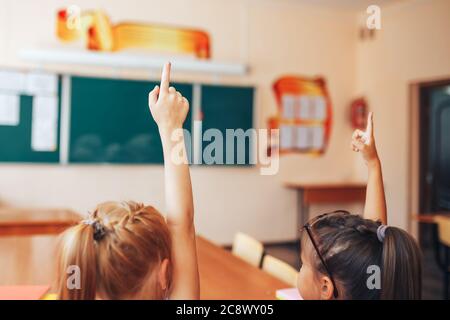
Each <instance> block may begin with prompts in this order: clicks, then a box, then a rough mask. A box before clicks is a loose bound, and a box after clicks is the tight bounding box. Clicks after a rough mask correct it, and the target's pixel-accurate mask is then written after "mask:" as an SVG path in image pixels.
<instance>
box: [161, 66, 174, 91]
mask: <svg viewBox="0 0 450 320" xmlns="http://www.w3.org/2000/svg"><path fill="white" fill-rule="evenodd" d="M170 67H171V64H170V62H167V63H166V64H164V68H163V71H162V74H161V87H160V91H161V92H164V93H167V92H168V91H169V85H170Z"/></svg>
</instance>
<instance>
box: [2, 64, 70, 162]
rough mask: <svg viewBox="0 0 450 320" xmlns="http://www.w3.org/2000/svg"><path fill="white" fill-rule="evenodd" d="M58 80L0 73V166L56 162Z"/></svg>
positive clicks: (50, 76)
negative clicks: (1, 164)
mask: <svg viewBox="0 0 450 320" xmlns="http://www.w3.org/2000/svg"><path fill="white" fill-rule="evenodd" d="M60 110H61V77H60V76H58V75H55V74H49V73H41V72H26V71H18V70H12V69H4V70H0V162H32V163H58V162H59V130H60V127H59V124H60V121H59V119H60Z"/></svg>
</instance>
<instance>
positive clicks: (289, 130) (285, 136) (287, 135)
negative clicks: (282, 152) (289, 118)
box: [280, 125, 294, 149]
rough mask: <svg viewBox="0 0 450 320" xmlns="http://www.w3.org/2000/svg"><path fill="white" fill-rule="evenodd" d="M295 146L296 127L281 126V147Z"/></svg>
mask: <svg viewBox="0 0 450 320" xmlns="http://www.w3.org/2000/svg"><path fill="white" fill-rule="evenodd" d="M293 147H294V127H293V126H288V125H281V126H280V149H290V148H293Z"/></svg>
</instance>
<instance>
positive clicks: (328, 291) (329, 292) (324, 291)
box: [320, 276, 334, 300]
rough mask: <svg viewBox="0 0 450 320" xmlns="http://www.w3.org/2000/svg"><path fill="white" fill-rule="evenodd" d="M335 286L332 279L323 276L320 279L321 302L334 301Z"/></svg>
mask: <svg viewBox="0 0 450 320" xmlns="http://www.w3.org/2000/svg"><path fill="white" fill-rule="evenodd" d="M333 291H334V286H333V283H332V282H331V280H330V278H329V277H327V276H322V277H321V278H320V299H321V300H331V299H333Z"/></svg>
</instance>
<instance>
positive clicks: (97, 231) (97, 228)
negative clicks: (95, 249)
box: [81, 218, 106, 241]
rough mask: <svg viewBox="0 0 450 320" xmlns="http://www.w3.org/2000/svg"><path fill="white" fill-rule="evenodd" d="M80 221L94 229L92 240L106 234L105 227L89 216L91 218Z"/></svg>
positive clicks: (96, 239) (99, 238)
mask: <svg viewBox="0 0 450 320" xmlns="http://www.w3.org/2000/svg"><path fill="white" fill-rule="evenodd" d="M81 223H84V224H87V225H89V226H92V228H93V229H94V240H95V241H98V240H101V239H102V238H103V237H104V236H105V234H106V229H105V227H104V226H103V225H102V224H101V223H100V222H99V221H97V220H94V219H92V218H91V219H87V220H83V221H81Z"/></svg>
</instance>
